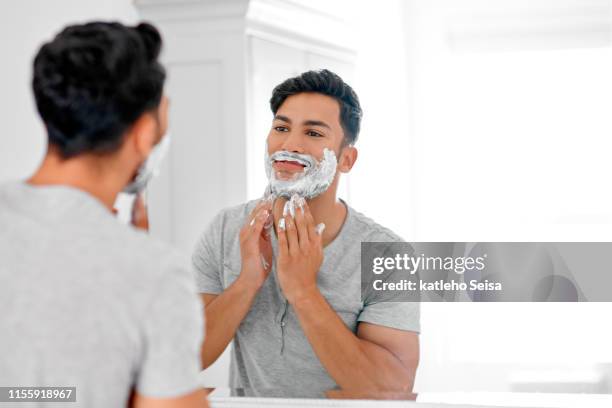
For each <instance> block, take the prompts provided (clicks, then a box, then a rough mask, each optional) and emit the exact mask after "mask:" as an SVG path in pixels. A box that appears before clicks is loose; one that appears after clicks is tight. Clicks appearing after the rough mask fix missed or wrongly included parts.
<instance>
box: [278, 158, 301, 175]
mask: <svg viewBox="0 0 612 408" xmlns="http://www.w3.org/2000/svg"><path fill="white" fill-rule="evenodd" d="M272 166H273V167H274V170H276V171H279V172H287V173H300V172H303V171H304V169H305V168H306V165H304V164H302V163H299V162H297V161H292V160H275V161H274V163H273V165H272Z"/></svg>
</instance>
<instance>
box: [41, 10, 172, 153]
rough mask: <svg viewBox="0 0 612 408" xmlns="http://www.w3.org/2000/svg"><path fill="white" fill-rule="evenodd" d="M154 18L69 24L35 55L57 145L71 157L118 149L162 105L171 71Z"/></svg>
mask: <svg viewBox="0 0 612 408" xmlns="http://www.w3.org/2000/svg"><path fill="white" fill-rule="evenodd" d="M161 45H162V40H161V36H160V34H159V32H158V31H157V30H156V29H155V27H153V26H152V25H150V24H146V23H141V24H139V25H137V26H135V27H128V26H125V25H123V24H120V23H115V22H113V23H106V22H92V23H87V24H81V25H73V26H69V27H66V28H65V29H64V30H62V31H61V32H60V33H59V34H58V35H57V36H56V37H55V38H54V39H53V40H52V41H50V42H48V43H46V44H44V45H43V46H42V47H41V48H40V50H39V51H38V53H37V55H36V57H35V59H34V74H33V80H32V87H33V90H34V97H35V99H36V106H37V108H38V112H39V113H40V116H41V118H42V120H43V122H44V123H45V126H46V128H47V133H48V137H49V143H50V145H52V146H54V147H55V148H56V149H57V151H58V152H59V154H60V155H61V156H62V157H63V158H71V157H74V156H77V155H79V154H83V153H110V152H113V151H115V150H117V149H118V148H119V147H120V146H121V143H122V136H123V135H124V133H125V131H126V130H128V128H129V127H130V126H131V125H132V124H133V123H134V122H135V121H136V120H137V119H138V118H139V117H140V116H141V115H142V114H143V113H145V112H147V111H152V110H154V109H155V108H156V107H158V106H159V103H160V100H161V97H162V93H163V87H164V81H165V78H166V73H165V70H164V68H163V67H162V65H161V64H160V63H159V61H158V56H159V52H160V49H161Z"/></svg>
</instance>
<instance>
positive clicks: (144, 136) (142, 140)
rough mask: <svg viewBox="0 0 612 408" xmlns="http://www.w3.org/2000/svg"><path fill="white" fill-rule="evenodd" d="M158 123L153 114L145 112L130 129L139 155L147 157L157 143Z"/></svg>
mask: <svg viewBox="0 0 612 408" xmlns="http://www.w3.org/2000/svg"><path fill="white" fill-rule="evenodd" d="M156 129H157V123H156V120H155V118H154V117H153V115H152V114H150V113H148V112H145V113H143V114H142V115H140V117H139V118H138V119H136V122H134V124H133V125H132V127H131V129H130V131H129V132H130V133H131V135H130V136H131V139H132V141H133V143H134V148H135V150H136V152H138V154H139V155H141V156H143V157H147V156H148V155H149V153H151V150H152V149H153V146H155V144H156V143H157V132H156Z"/></svg>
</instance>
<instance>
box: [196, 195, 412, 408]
mask: <svg viewBox="0 0 612 408" xmlns="http://www.w3.org/2000/svg"><path fill="white" fill-rule="evenodd" d="M256 204H257V202H256V201H250V202H248V203H246V204H242V205H239V206H236V207H232V208H229V209H226V210H224V211H222V212H221V213H220V214H218V215H217V216H216V217H215V218H214V219H213V221H212V222H211V224H210V225H209V226H208V228H207V229H206V231H205V232H204V234H203V235H202V237H201V238H200V240H199V242H198V244H197V246H196V249H195V252H194V254H193V264H194V268H195V273H196V281H197V284H198V288H199V290H200V292H202V293H209V294H219V293H221V292H223V290H224V289H226V288H227V287H228V286H229V285H231V284H232V282H233V281H234V280H235V279H236V278H237V277H238V276H239V274H240V265H241V258H240V243H239V240H238V235H239V232H240V229H241V228H242V226H243V224H244V223H245V220H246V219H247V216H248V215H249V214H250V213H251V211H252V209H253V208H254V207H255V205H256ZM347 208H348V213H347V217H346V220H345V222H344V225H343V226H342V229H341V230H340V233H339V234H338V236H337V237H336V238H335V239H334V240H333V241H332V242H331V243H330V244H329V245H327V246H326V247H325V248H324V249H323V252H324V260H323V264H322V265H321V268H320V270H319V273H318V276H317V284H318V287H319V290H320V291H321V293H322V294H323V296H324V297H325V299H326V300H327V302H328V303H329V304H330V305H331V307H332V308H333V309H334V310H335V311H336V313H337V314H338V315H339V316H340V318H341V319H342V320H343V321H344V323H345V324H346V325H347V327H348V328H349V329H350V330H351V331H353V332H354V333H356V332H357V325H358V323H359V322H369V323H373V324H377V325H381V326H386V327H392V328H396V329H401V330H409V331H415V332H418V331H419V330H420V328H419V311H420V308H419V304H418V303H399V302H394V303H391V302H378V303H376V302H372V303H368V302H367V301H366V302H365V303H364V302H362V301H361V242H362V241H363V242H365V241H376V242H398V241H401V239H400V238H399V237H398V236H397V235H395V234H394V233H393V232H391V231H390V230H388V229H386V228H384V227H382V226H380V225H378V224H376V223H375V222H374V221H372V220H371V219H369V218H367V217H366V216H364V215H363V214H360V213H358V212H357V211H355V210H353V209H352V208H351V207H350V206H347ZM272 247H273V251H274V254H276V251H277V242H276V236H275V234H274V233H273V234H272ZM277 282H278V281H277V278H276V267H275V266H274V262H273V267H272V271H271V273H270V275H269V276H268V278H267V280H266V281H265V283H264V285H263V286H262V288H261V289H260V291H259V293H258V294H257V296H256V298H255V300H254V302H253V305H252V307H251V309H250V311H249V313H248V314H247V315H246V317H245V318H244V320H243V321H242V323H241V324H240V327H239V328H238V331H237V332H236V336H235V338H234V347H233V351H232V359H231V367H230V387H232V388H240V389H244V390H246V393H247V394H249V395H274V396H302V397H312V396H319V395H321V393H322V392H324V391H326V390H329V389H333V388H335V387H336V383H335V382H334V380H333V379H332V378H331V377H330V376H329V374H328V373H327V371H326V370H325V368H324V367H323V365H322V364H321V362H320V361H319V360H318V358H317V356H316V355H315V353H314V351H313V349H312V347H311V345H310V343H309V342H308V340H307V339H306V336H305V334H304V332H303V331H302V329H301V327H300V324H299V321H298V319H297V316H296V314H295V313H294V311H293V310H292V308H291V306H290V305H289V304H288V303H287V301H286V299H285V297H284V296H283V294H282V292H281V290H280V287H279V285H278V283H277Z"/></svg>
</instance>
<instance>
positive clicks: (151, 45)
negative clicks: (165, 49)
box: [135, 23, 162, 61]
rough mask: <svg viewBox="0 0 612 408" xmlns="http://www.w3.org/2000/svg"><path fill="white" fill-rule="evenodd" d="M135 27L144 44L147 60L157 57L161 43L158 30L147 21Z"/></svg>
mask: <svg viewBox="0 0 612 408" xmlns="http://www.w3.org/2000/svg"><path fill="white" fill-rule="evenodd" d="M135 28H136V31H137V32H138V34H140V37H141V38H142V41H143V43H144V45H145V49H146V52H147V58H148V59H149V61H153V60H155V59H157V57H158V56H159V52H160V50H161V44H162V39H161V35H160V34H159V31H157V29H156V28H155V27H153V26H152V25H151V24H149V23H140V24H138V25H137V26H136V27H135Z"/></svg>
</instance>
